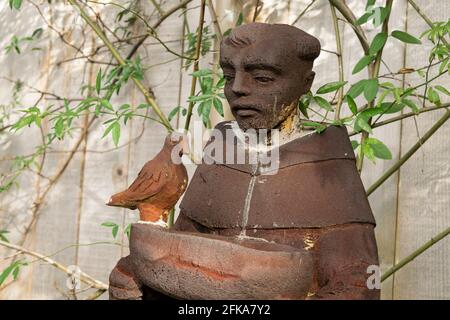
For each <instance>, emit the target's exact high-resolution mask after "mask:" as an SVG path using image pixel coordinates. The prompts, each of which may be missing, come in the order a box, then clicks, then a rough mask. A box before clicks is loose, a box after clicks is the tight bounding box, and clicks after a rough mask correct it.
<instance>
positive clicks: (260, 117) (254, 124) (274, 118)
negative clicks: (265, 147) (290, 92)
mask: <svg viewBox="0 0 450 320" xmlns="http://www.w3.org/2000/svg"><path fill="white" fill-rule="evenodd" d="M296 106H297V101H295V102H292V103H291V104H289V105H288V106H284V105H283V106H275V107H270V108H259V110H261V111H259V112H258V113H257V114H255V115H253V116H249V117H240V116H239V115H237V114H235V113H234V112H233V115H234V116H235V118H236V121H237V123H238V125H239V128H241V130H243V131H246V130H248V129H256V130H258V129H274V128H277V127H279V125H280V124H281V123H282V122H283V121H284V120H286V119H287V118H288V117H289V116H290V115H291V114H292V113H293V112H295V111H296Z"/></svg>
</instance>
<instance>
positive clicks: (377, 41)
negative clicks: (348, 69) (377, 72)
mask: <svg viewBox="0 0 450 320" xmlns="http://www.w3.org/2000/svg"><path fill="white" fill-rule="evenodd" d="M386 40H387V33H386V32H380V33H379V34H377V35H376V36H375V38H373V41H372V43H371V44H370V48H369V54H371V55H374V54H376V53H377V52H378V51H380V50H381V48H383V47H384V44H385V43H386Z"/></svg>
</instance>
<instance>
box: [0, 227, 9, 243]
mask: <svg viewBox="0 0 450 320" xmlns="http://www.w3.org/2000/svg"><path fill="white" fill-rule="evenodd" d="M7 233H9V231H8V230H0V240H2V241H5V242H9V240H8V238H7V237H6V236H5V234H7Z"/></svg>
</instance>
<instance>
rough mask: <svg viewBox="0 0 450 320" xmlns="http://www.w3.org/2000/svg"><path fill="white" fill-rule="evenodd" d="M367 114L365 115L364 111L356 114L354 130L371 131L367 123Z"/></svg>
mask: <svg viewBox="0 0 450 320" xmlns="http://www.w3.org/2000/svg"><path fill="white" fill-rule="evenodd" d="M369 118H370V117H369V116H367V114H364V113H360V114H358V116H357V117H356V121H355V130H356V131H361V129H362V130H364V131H366V132H368V133H372V128H371V126H370V124H369V122H368V121H369Z"/></svg>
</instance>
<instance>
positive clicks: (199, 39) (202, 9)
mask: <svg viewBox="0 0 450 320" xmlns="http://www.w3.org/2000/svg"><path fill="white" fill-rule="evenodd" d="M205 5H206V1H205V0H202V4H201V7H200V16H199V21H198V32H197V42H196V44H195V61H194V71H193V72H196V71H198V68H199V62H200V52H201V47H202V38H203V25H204V23H205V21H204V18H205ZM196 84H197V78H196V77H192V81H191V92H190V96H193V95H195V87H196ZM193 108H194V102H193V101H191V102H189V106H188V110H187V114H186V122H185V124H184V129H185V130H186V131H188V130H189V125H190V122H191V117H192V109H193Z"/></svg>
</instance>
